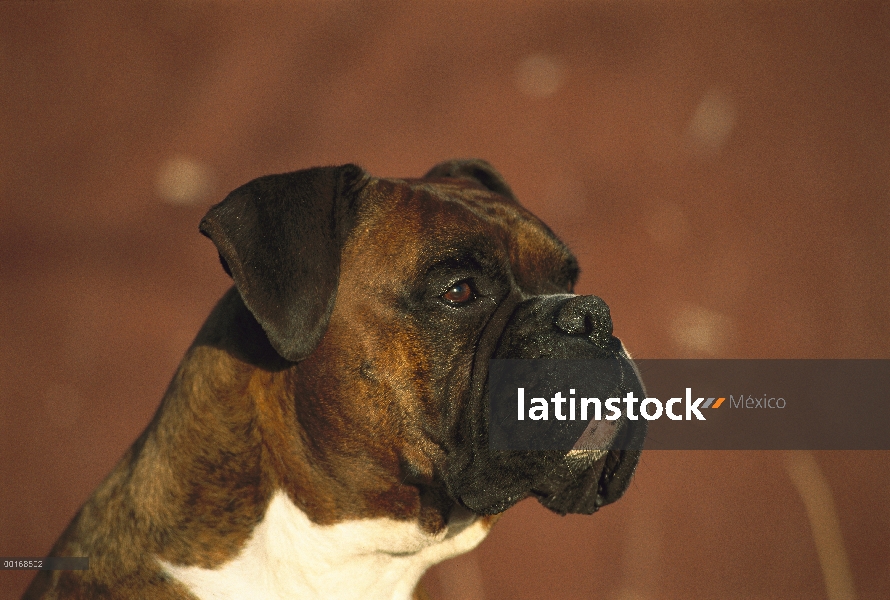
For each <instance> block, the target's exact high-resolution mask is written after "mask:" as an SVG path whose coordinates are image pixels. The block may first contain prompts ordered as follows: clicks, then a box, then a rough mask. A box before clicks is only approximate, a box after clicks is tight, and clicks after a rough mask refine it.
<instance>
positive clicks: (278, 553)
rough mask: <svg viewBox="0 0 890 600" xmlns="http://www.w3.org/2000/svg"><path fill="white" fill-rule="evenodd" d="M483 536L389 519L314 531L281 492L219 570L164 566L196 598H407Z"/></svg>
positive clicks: (472, 529)
mask: <svg viewBox="0 0 890 600" xmlns="http://www.w3.org/2000/svg"><path fill="white" fill-rule="evenodd" d="M487 533H488V527H486V526H485V525H483V524H482V523H481V522H479V521H476V522H475V523H473V524H472V525H470V526H468V527H465V528H464V529H463V530H461V531H460V532H459V533H456V534H449V533H448V531H447V530H446V531H443V532H441V533H440V534H438V535H435V536H432V535H429V534H426V533H424V532H423V531H421V530H420V529H419V528H418V527H417V524H416V523H412V522H404V521H395V520H391V519H367V520H360V521H347V522H343V523H338V524H335V525H331V526H319V525H316V524H314V523H312V522H311V521H310V520H309V519H308V517H307V516H306V515H305V514H304V513H303V512H302V511H301V510H300V509H299V508H297V507H296V506H295V505H294V504H293V503H292V502H291V501H290V500H289V499H288V498H287V496H286V495H285V494H283V493H282V492H278V493H277V494H276V495H275V496H274V497H273V499H272V501H271V503H270V504H269V507H268V509H267V511H266V515H265V517H264V518H263V521H262V522H261V523H260V524H259V525H258V526H257V528H256V529H255V530H254V532H253V535H252V536H251V538H250V540H249V541H248V542H247V544H245V546H244V548H242V550H241V552H240V553H239V554H238V556H237V557H236V558H234V559H233V560H231V561H229V562H228V563H225V564H223V565H222V566H220V567H218V568H216V569H202V568H199V567H187V566H177V565H171V564H168V563H165V562H163V561H162V562H161V566H162V567H163V569H164V571H166V573H168V574H169V575H170V576H171V577H173V578H174V579H175V580H177V581H179V582H180V583H182V584H184V585H185V586H186V587H187V588H188V589H189V590H190V591H191V592H192V593H193V594H194V595H195V596H197V597H198V598H200V599H201V600H210V599H214V600H217V599H218V600H223V599H233V600H234V599H238V600H260V599H262V600H272V599H275V600H277V599H279V598H281V599H284V598H303V599H312V598H318V599H321V598H325V599H340V598H343V599H347V598H348V599H354V598H364V599H367V600H403V599H404V600H407V599H408V598H410V597H411V594H412V592H413V591H414V588H415V587H416V585H417V582H418V581H419V580H420V577H421V576H422V575H423V573H424V572H425V571H426V570H427V569H428V568H429V567H430V566H431V565H434V564H436V563H438V562H441V561H443V560H445V559H447V558H450V557H452V556H456V555H458V554H461V553H463V552H467V551H468V550H470V549H472V548H473V547H475V546H476V545H477V544H478V543H479V542H480V541H482V539H483V538H484V537H485V535H486V534H487Z"/></svg>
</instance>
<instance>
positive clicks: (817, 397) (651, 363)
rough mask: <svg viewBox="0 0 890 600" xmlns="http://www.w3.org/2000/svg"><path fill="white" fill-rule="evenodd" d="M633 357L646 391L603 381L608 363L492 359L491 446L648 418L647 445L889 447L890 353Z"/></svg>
mask: <svg viewBox="0 0 890 600" xmlns="http://www.w3.org/2000/svg"><path fill="white" fill-rule="evenodd" d="M635 362H636V364H637V369H638V371H639V374H640V376H641V378H642V381H643V383H644V385H645V388H646V393H645V397H643V398H640V397H636V396H635V395H633V394H631V397H628V395H627V394H618V393H616V391H615V386H614V385H612V384H611V383H607V384H604V383H603V382H612V381H614V376H610V373H611V372H612V371H614V369H615V366H614V362H613V361H611V360H601V361H600V360H587V361H575V360H492V361H491V363H490V372H489V398H490V400H489V402H490V412H489V444H490V447H491V448H492V449H495V450H565V451H567V450H570V449H572V447H573V446H575V444H576V442H577V441H578V440H579V438H580V437H581V435H582V434H584V433H585V430H587V434H588V435H586V438H587V439H597V438H591V436H590V435H589V434H590V431H591V430H592V428H595V427H601V428H603V430H604V431H611V430H613V429H616V427H615V426H616V425H617V429H618V430H620V428H621V427H623V426H626V424H627V422H628V420H641V419H642V420H645V421H646V422H647V423H648V432H649V433H648V435H647V437H646V441H645V445H644V448H645V449H664V450H680V449H683V450H695V449H699V450H890V398H888V396H890V360H798V359H785V360H667V359H665V360H660V359H642V360H637V361H635ZM588 428H591V429H588ZM602 438H603V436H599V439H602ZM618 438H619V439H622V438H621V436H618ZM611 439H612V437H611V436H610V437H608V438H607V440H608V441H607V442H605V443H606V444H608V443H611ZM609 447H612V446H609ZM603 449H608V447H605V448H603ZM625 449H639V448H625Z"/></svg>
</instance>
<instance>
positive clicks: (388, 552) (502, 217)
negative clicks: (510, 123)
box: [24, 160, 645, 600]
mask: <svg viewBox="0 0 890 600" xmlns="http://www.w3.org/2000/svg"><path fill="white" fill-rule="evenodd" d="M200 231H201V232H202V233H203V234H204V235H205V236H207V237H209V238H210V239H211V240H212V241H213V243H214V244H215V246H216V249H217V250H218V253H219V258H220V261H221V263H222V266H223V269H224V270H225V272H226V273H227V274H229V275H230V276H231V277H232V279H233V280H234V286H233V287H232V288H231V289H230V290H229V291H228V292H227V293H226V294H225V295H224V296H223V298H222V299H221V300H220V301H219V303H218V304H217V306H216V307H215V308H214V310H213V311H212V313H211V314H210V316H209V318H208V319H207V321H206V323H205V324H204V326H203V327H202V328H201V330H200V332H199V333H198V335H197V338H196V339H195V341H194V343H193V344H192V346H191V347H190V348H189V350H188V351H187V353H186V355H185V358H184V359H183V361H182V363H181V365H180V366H179V368H178V370H177V372H176V374H175V376H174V378H173V381H172V382H171V384H170V386H169V388H168V390H167V392H166V395H165V396H164V398H163V401H162V403H161V405H160V408H159V409H158V411H157V413H156V414H155V416H154V418H153V419H152V421H151V423H150V424H149V425H148V427H147V428H146V430H145V431H144V432H143V433H142V435H141V436H140V437H139V438H138V439H137V441H136V442H135V443H134V444H133V446H132V447H131V448H130V449H129V450H128V451H127V452H126V454H125V455H124V456H123V458H122V459H121V460H120V462H119V463H118V464H117V466H116V467H115V469H114V471H113V472H112V473H111V474H110V475H109V476H108V478H107V479H106V480H105V481H104V482H103V483H102V484H101V485H100V487H99V488H98V489H97V490H96V492H95V493H94V494H93V496H92V497H91V498H90V499H89V500H88V501H87V502H86V504H84V506H83V507H82V508H81V509H80V511H79V512H78V513H77V515H76V516H75V517H74V519H73V520H72V522H71V523H70V525H69V526H68V528H67V529H66V531H65V532H64V533H63V534H62V536H61V538H60V540H59V541H58V542H57V543H56V545H55V546H54V548H53V549H52V551H51V555H52V556H88V557H89V558H90V563H89V564H90V568H89V569H88V570H84V571H41V572H40V573H39V574H38V575H37V577H36V578H35V580H34V581H33V583H32V584H31V586H30V587H29V589H28V590H27V591H26V593H25V596H24V597H25V598H26V599H36V598H84V599H86V598H89V599H97V598H120V599H136V598H139V599H142V598H159V599H177V600H179V599H186V598H189V599H195V598H198V599H210V598H232V599H239V600H243V599H254V598H256V599H259V598H262V599H273V598H274V599H278V598H291V597H293V598H304V599H306V598H350V599H354V598H362V599H387V600H396V599H407V598H412V597H413V598H421V597H424V596H423V592H422V590H420V588H419V583H418V582H419V580H420V578H421V576H422V575H423V573H424V571H425V570H426V569H427V568H428V567H430V566H431V565H433V564H435V563H437V562H440V561H442V560H445V559H447V558H450V557H452V556H455V555H458V554H460V553H463V552H467V551H469V550H470V549H472V548H473V547H475V546H476V545H477V544H478V543H479V542H480V541H481V540H482V539H483V538H484V537H485V536H486V534H487V533H488V531H489V529H490V527H491V525H492V524H493V523H494V521H495V520H496V518H497V515H498V514H500V513H502V512H503V511H504V510H506V509H507V508H509V507H510V506H512V505H513V504H515V503H516V502H518V501H520V500H522V499H523V498H527V497H530V496H532V497H536V498H537V499H538V500H539V501H540V502H541V503H542V504H543V505H544V506H546V507H547V508H549V509H551V510H553V511H555V512H558V513H560V514H566V513H584V514H590V513H593V512H594V511H596V510H597V509H598V508H599V507H601V506H603V505H604V504H607V503H609V502H613V501H615V500H616V499H618V498H619V497H620V496H621V495H622V493H623V492H624V490H625V489H626V488H627V486H628V483H629V481H630V478H631V476H632V474H633V472H634V468H635V465H636V463H637V460H638V458H639V452H638V451H635V450H627V449H626V448H627V445H626V444H623V445H619V444H618V440H619V438H621V439H623V440H624V441H625V442H626V441H627V440H628V439H634V440H639V439H642V437H644V436H645V425H644V424H641V423H636V422H635V423H632V422H630V421H626V420H624V421H621V422H619V424H618V426H617V427H615V428H614V430H610V431H609V432H608V435H609V436H611V437H612V438H613V439H614V446H612V447H611V449H610V450H599V451H595V450H572V451H569V452H557V453H554V452H494V451H491V450H489V448H488V438H487V427H488V426H487V397H486V396H487V391H486V373H487V369H488V363H489V360H490V359H491V358H540V357H548V358H593V357H595V358H606V359H608V360H614V361H615V362H616V364H618V365H620V367H621V370H622V372H623V374H624V375H623V382H624V383H622V385H623V386H624V387H625V388H626V389H627V390H635V391H637V393H638V395H640V394H641V393H642V392H641V390H642V388H641V383H640V382H639V379H638V377H637V375H636V373H635V371H634V370H633V364H632V362H631V361H630V359H629V357H628V356H627V354H626V352H625V351H624V349H623V346H622V344H621V342H620V341H619V340H618V339H617V338H615V337H614V336H613V335H612V322H611V318H610V317H609V311H608V307H607V306H606V304H605V303H604V302H603V301H602V300H601V299H600V298H598V297H596V296H578V295H574V293H573V288H574V285H575V281H576V279H577V277H578V272H579V271H578V264H577V261H576V259H575V258H574V257H573V256H572V254H571V253H570V251H569V250H568V249H567V247H566V246H565V245H564V244H563V243H562V242H560V240H559V239H557V237H556V236H555V235H554V234H553V233H552V232H551V231H550V230H549V229H548V228H547V227H546V226H545V225H544V224H543V223H542V222H541V221H539V220H538V219H537V218H535V217H534V216H533V215H532V214H531V213H529V212H528V211H527V210H525V209H524V208H523V207H522V206H521V205H520V204H519V202H518V201H517V200H516V198H515V197H514V195H513V192H512V191H511V189H510V188H509V187H508V185H507V184H506V183H505V181H504V179H503V177H502V176H501V175H500V174H499V173H498V172H497V171H496V170H495V169H494V168H493V167H492V166H491V165H489V164H488V163H487V162H484V161H481V160H453V161H448V162H443V163H440V164H438V165H436V166H435V167H433V169H432V170H430V171H429V172H428V173H427V174H426V175H425V176H424V177H423V178H420V179H403V180H402V179H383V178H375V177H372V176H370V175H369V174H367V173H366V172H365V171H364V170H362V169H361V168H360V167H357V166H355V165H345V166H339V167H321V168H313V169H307V170H302V171H297V172H293V173H287V174H281V175H271V176H267V177H261V178H259V179H255V180H253V181H251V182H250V183H248V184H246V185H244V186H242V187H240V188H238V189H237V190H235V191H234V192H232V193H231V194H229V195H228V196H227V197H226V199H225V200H223V201H222V202H221V203H220V204H218V205H216V206H214V207H212V208H211V209H210V210H209V212H208V213H207V215H206V216H205V217H204V219H203V220H202V221H201V225H200ZM588 429H589V428H588Z"/></svg>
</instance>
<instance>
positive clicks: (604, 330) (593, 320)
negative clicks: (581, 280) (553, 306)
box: [556, 296, 612, 346]
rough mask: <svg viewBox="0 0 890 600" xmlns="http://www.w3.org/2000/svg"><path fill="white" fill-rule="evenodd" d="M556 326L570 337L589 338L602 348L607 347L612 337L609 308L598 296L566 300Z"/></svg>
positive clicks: (558, 315) (576, 297)
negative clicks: (582, 336) (580, 336)
mask: <svg viewBox="0 0 890 600" xmlns="http://www.w3.org/2000/svg"><path fill="white" fill-rule="evenodd" d="M556 326H557V327H558V328H559V329H561V330H562V331H563V332H565V333H567V334H569V335H584V336H588V337H590V338H591V340H593V341H594V342H596V343H597V345H600V346H605V345H606V344H607V343H608V342H609V340H610V339H611V337H612V317H611V315H610V314H609V307H608V305H606V303H605V302H603V300H602V299H601V298H598V297H596V296H575V297H574V298H570V299H569V300H566V302H565V304H563V306H562V308H561V309H560V310H559V313H558V314H557V316H556Z"/></svg>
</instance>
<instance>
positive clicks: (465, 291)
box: [442, 281, 476, 304]
mask: <svg viewBox="0 0 890 600" xmlns="http://www.w3.org/2000/svg"><path fill="white" fill-rule="evenodd" d="M475 297H476V294H474V293H473V288H472V286H470V284H469V282H467V281H458V282H457V283H455V284H453V285H452V286H451V287H450V288H448V291H447V292H445V293H444V294H442V299H443V300H446V301H447V302H450V303H452V304H464V303H466V302H469V301H470V300H472V299H473V298H475Z"/></svg>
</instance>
